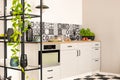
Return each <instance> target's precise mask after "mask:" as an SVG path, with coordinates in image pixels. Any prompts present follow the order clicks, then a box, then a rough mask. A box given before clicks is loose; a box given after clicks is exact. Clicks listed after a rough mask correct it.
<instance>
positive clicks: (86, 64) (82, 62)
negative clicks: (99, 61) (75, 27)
mask: <svg viewBox="0 0 120 80" xmlns="http://www.w3.org/2000/svg"><path fill="white" fill-rule="evenodd" d="M90 44H91V43H79V47H78V49H77V50H78V53H79V55H78V57H77V61H78V62H77V64H78V66H77V73H78V74H81V73H86V72H90V71H91V66H92V61H91V54H90ZM77 45H78V44H77Z"/></svg>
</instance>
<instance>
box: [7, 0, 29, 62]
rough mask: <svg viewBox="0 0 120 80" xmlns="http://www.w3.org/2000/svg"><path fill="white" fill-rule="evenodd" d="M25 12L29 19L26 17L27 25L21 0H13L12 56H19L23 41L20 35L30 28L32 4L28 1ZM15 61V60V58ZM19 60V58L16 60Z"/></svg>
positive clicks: (9, 43)
mask: <svg viewBox="0 0 120 80" xmlns="http://www.w3.org/2000/svg"><path fill="white" fill-rule="evenodd" d="M24 5H25V6H24V13H25V17H27V19H24V23H25V24H27V25H24V26H23V19H22V16H23V14H24V13H23V10H22V9H23V6H22V4H21V2H20V0H13V1H12V7H11V11H12V20H11V22H12V28H13V34H12V35H11V36H10V39H11V40H10V42H8V46H11V47H12V48H11V51H12V56H11V58H19V57H18V55H17V53H18V52H19V51H20V49H19V45H20V42H21V39H20V37H21V36H23V35H22V33H24V32H26V31H27V30H28V25H30V22H29V20H30V19H31V17H30V15H29V13H30V12H31V9H30V8H31V6H30V4H28V3H26V2H25V3H24ZM13 61H14V60H13ZM15 62H17V60H15Z"/></svg>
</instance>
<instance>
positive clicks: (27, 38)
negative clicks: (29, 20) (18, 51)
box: [26, 26, 33, 42]
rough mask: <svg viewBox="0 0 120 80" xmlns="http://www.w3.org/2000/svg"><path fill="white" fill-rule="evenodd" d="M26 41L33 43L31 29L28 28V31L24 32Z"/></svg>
mask: <svg viewBox="0 0 120 80" xmlns="http://www.w3.org/2000/svg"><path fill="white" fill-rule="evenodd" d="M26 41H29V42H31V41H33V29H32V28H31V27H30V26H28V30H27V31H26Z"/></svg>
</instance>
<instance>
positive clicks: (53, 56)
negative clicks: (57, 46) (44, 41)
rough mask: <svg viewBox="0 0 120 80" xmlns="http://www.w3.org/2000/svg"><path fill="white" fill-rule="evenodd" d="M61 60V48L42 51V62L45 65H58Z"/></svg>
mask: <svg viewBox="0 0 120 80" xmlns="http://www.w3.org/2000/svg"><path fill="white" fill-rule="evenodd" d="M40 60H41V59H40V51H39V65H41V63H40V62H41V61H40ZM59 62H60V50H47V51H42V64H43V66H51V65H56V64H58V63H59Z"/></svg>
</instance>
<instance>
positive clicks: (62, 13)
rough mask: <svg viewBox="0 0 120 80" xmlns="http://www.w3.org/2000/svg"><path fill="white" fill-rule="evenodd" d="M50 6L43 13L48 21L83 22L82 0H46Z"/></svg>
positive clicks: (44, 18)
mask: <svg viewBox="0 0 120 80" xmlns="http://www.w3.org/2000/svg"><path fill="white" fill-rule="evenodd" d="M44 3H45V4H47V5H48V6H49V7H50V8H49V9H48V10H46V11H45V12H44V13H43V20H44V21H47V22H57V23H70V24H72V23H73V24H82V0H74V1H73V0H44Z"/></svg>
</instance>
